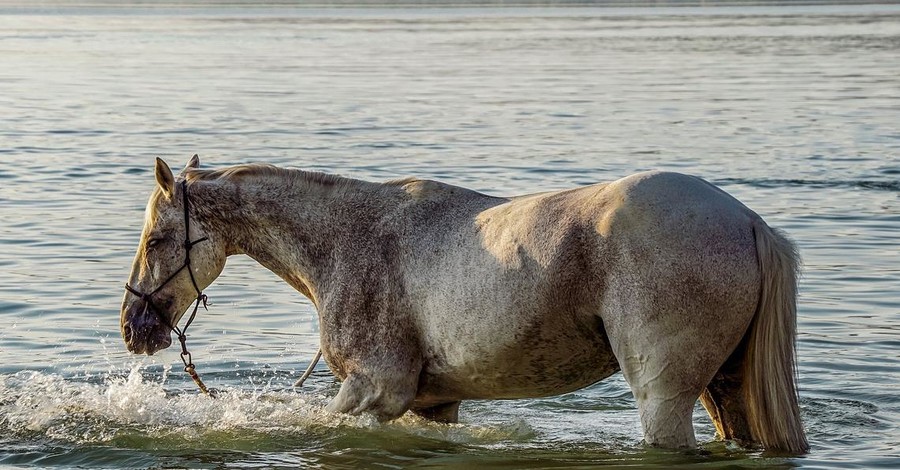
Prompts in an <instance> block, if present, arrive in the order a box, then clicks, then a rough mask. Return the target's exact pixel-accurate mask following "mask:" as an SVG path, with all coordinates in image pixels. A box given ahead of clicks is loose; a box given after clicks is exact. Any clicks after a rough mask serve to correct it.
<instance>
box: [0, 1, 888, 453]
mask: <svg viewBox="0 0 900 470" xmlns="http://www.w3.org/2000/svg"><path fill="white" fill-rule="evenodd" d="M3 12H4V14H3V15H0V321H2V323H0V324H2V326H0V465H31V466H54V465H59V466H67V467H72V466H82V467H91V468H94V467H123V466H128V467H207V468H218V467H231V466H260V467H277V466H284V467H297V466H321V467H327V468H341V467H346V468H351V467H352V468H356V467H379V466H380V467H387V468H391V467H407V466H428V467H440V466H460V465H477V466H480V467H502V468H519V467H570V466H572V467H579V466H591V465H595V464H604V465H612V466H623V467H624V466H629V467H630V466H647V467H654V466H656V467H662V468H700V467H704V468H708V467H719V466H726V465H731V466H732V468H737V467H748V468H749V467H752V468H760V467H785V468H789V467H795V466H802V467H809V468H814V467H818V468H824V467H828V468H833V467H848V468H849V467H856V468H876V467H882V468H890V467H894V468H896V467H898V466H900V457H898V454H900V427H898V421H900V399H898V390H900V374H898V370H900V367H898V365H900V360H898V350H900V337H898V328H900V327H898V324H900V301H898V298H897V293H898V291H900V250H898V229H900V199H898V196H900V130H898V129H900V127H898V126H900V60H898V58H900V9H898V8H896V7H890V6H882V7H829V8H822V7H798V8H788V7H762V8H722V9H685V10H677V9H655V8H647V9H631V10H628V9H624V10H616V9H610V10H584V9H534V10H530V9H507V10H421V11H416V10H402V9H401V10H397V9H388V10H368V11H360V10H335V11H324V10H282V9H255V10H251V9H243V8H227V9H219V10H215V9H188V10H159V9H150V10H138V11H129V10H123V9H105V10H104V9H93V10H81V9H62V10H55V9H53V8H49V9H44V10H33V9H32V10H28V9H9V8H7V9H5V10H3ZM194 152H197V153H200V154H201V156H202V157H203V159H204V164H205V165H207V166H222V165H229V164H236V163H242V162H253V161H264V162H271V163H276V164H279V165H284V166H290V167H299V168H305V169H313V170H321V171H328V172H334V173H341V174H344V175H349V176H354V177H359V178H364V179H373V180H383V179H390V178H396V177H400V176H405V175H418V176H421V177H429V178H436V179H440V180H443V181H446V182H449V183H455V184H460V185H465V186H468V187H471V188H474V189H477V190H482V191H486V192H489V193H492V194H501V195H512V194H521V193H528V192H536V191H544V190H551V189H558V188H566V187H573V186H577V185H583V184H588V183H591V182H595V181H605V180H612V179H616V178H619V177H621V176H625V175H627V174H630V173H633V172H636V171H639V170H645V169H651V168H663V169H669V170H677V171H683V172H688V173H693V174H697V175H700V176H702V177H704V178H707V179H709V180H711V181H713V182H715V183H717V184H719V185H720V186H722V187H723V188H724V189H725V190H727V191H729V192H730V193H732V194H734V195H736V196H737V197H739V198H740V199H741V200H743V201H744V202H745V203H746V204H748V205H749V206H750V207H752V208H754V209H755V210H756V211H758V212H759V213H760V214H762V215H764V217H765V218H766V220H768V221H769V223H770V224H772V225H774V226H777V227H780V228H783V229H785V230H787V231H788V232H789V233H790V234H791V235H792V236H793V237H794V238H795V239H796V241H797V243H798V244H799V246H800V248H801V250H802V254H803V256H804V260H805V270H804V277H803V280H802V286H801V297H800V309H799V330H800V333H799V340H800V345H799V356H800V363H799V374H800V387H801V392H800V393H801V407H802V413H803V418H804V421H805V425H806V428H807V431H808V433H809V438H810V441H811V444H812V452H811V453H810V454H809V455H808V456H806V457H805V458H784V457H779V456H772V455H765V454H761V453H759V452H756V451H748V450H743V449H740V448H738V447H736V446H734V445H731V444H726V443H721V442H715V441H714V438H713V428H712V426H711V424H710V423H709V420H708V418H707V417H706V416H705V413H704V412H702V410H701V409H699V407H698V409H697V412H696V415H695V428H696V431H697V435H698V437H699V439H700V441H701V442H702V443H703V444H702V450H701V451H699V452H687V453H686V452H669V451H662V450H654V449H647V448H645V447H643V446H642V445H641V442H640V439H641V434H640V427H639V424H638V419H637V413H636V411H635V408H634V401H633V399H632V397H631V394H630V392H629V391H628V389H627V387H626V386H625V384H624V382H623V380H622V379H621V377H620V376H618V375H617V376H614V377H612V378H610V379H609V380H607V381H605V382H602V383H599V384H596V385H594V386H591V387H588V388H586V389H584V390H581V391H579V392H576V393H571V394H567V395H563V396H559V397H552V398H546V399H537V400H519V401H503V402H469V403H464V405H463V408H462V423H461V424H459V425H452V426H447V425H435V424H430V423H426V422H423V421H421V420H418V419H415V418H413V417H409V416H407V417H404V418H402V419H400V420H398V421H396V422H393V423H390V424H379V423H377V422H376V421H374V420H373V419H372V418H370V417H365V416H363V417H348V416H334V415H328V414H326V413H325V412H324V410H323V407H324V405H325V404H326V403H327V401H328V399H329V397H331V396H333V395H334V394H335V393H336V391H337V387H338V385H337V384H336V383H335V381H334V379H333V378H332V377H331V375H330V374H329V373H328V371H327V369H326V368H325V367H324V365H320V366H319V368H318V369H317V371H316V373H315V375H314V376H313V377H312V378H311V379H310V381H309V382H308V383H307V385H306V386H305V387H304V388H303V389H302V390H294V389H292V388H291V387H290V385H291V383H292V382H293V380H294V379H295V378H296V377H297V376H298V375H299V373H300V372H301V371H302V370H303V369H304V368H305V367H306V366H307V364H308V363H309V360H310V359H311V357H312V355H313V353H314V352H315V350H316V348H317V343H318V325H317V321H316V316H315V313H314V311H313V309H312V307H311V305H310V303H309V302H308V301H307V300H305V299H304V298H303V297H302V296H300V295H299V294H297V293H296V292H293V291H292V290H291V289H290V288H289V287H288V286H287V285H285V284H284V283H282V282H281V281H279V280H278V279H277V278H276V277H275V276H274V275H272V274H271V273H269V272H267V271H265V270H264V269H262V268H260V267H259V266H257V265H255V264H254V263H253V262H251V261H249V260H247V259H241V258H235V259H231V260H229V264H228V267H227V268H226V270H225V273H224V274H223V275H222V277H221V278H220V279H219V280H218V281H217V282H216V283H215V284H214V285H213V286H212V287H210V288H209V289H208V291H207V293H208V294H209V296H210V298H211V299H212V301H213V305H212V306H211V308H210V310H209V312H202V314H201V316H200V318H199V319H198V321H197V322H196V324H195V326H193V327H192V331H191V337H190V345H191V348H192V350H193V352H194V358H195V361H196V362H197V363H198V367H199V371H200V373H201V374H203V377H204V378H205V380H206V381H207V382H208V383H209V384H210V385H212V386H213V387H215V388H217V389H219V390H220V398H219V399H217V400H211V399H208V398H206V397H203V396H199V395H197V393H196V389H195V388H194V386H193V384H192V383H191V382H190V380H189V379H188V378H186V377H185V375H184V374H183V373H181V371H180V368H179V364H180V363H179V359H178V355H177V351H176V350H175V349H174V348H172V349H170V350H167V351H164V352H163V353H160V354H158V355H157V356H154V357H152V358H146V357H136V356H132V355H129V354H128V353H127V352H126V351H125V350H124V347H123V344H122V342H121V339H120V337H119V334H118V309H119V303H120V301H121V296H122V294H123V289H122V285H123V283H124V281H125V278H126V275H127V274H128V270H129V268H130V264H131V258H132V256H133V253H134V249H135V247H136V244H137V240H138V235H139V231H140V227H141V222H142V210H143V207H144V203H145V201H146V198H147V195H148V194H149V192H150V190H151V189H152V187H153V176H152V173H151V172H150V170H151V167H152V162H153V157H154V156H163V157H165V158H167V159H168V160H169V161H170V163H171V164H172V165H173V166H181V165H183V164H184V163H185V161H186V160H187V157H188V156H189V155H190V154H192V153H194ZM323 236H327V234H323ZM714 340H715V338H710V341H714Z"/></svg>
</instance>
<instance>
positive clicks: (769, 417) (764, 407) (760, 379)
mask: <svg viewBox="0 0 900 470" xmlns="http://www.w3.org/2000/svg"><path fill="white" fill-rule="evenodd" d="M753 235H754V238H755V239H756V256H757V260H758V262H759V269H760V280H761V281H762V282H761V286H760V294H759V304H758V305H757V310H756V315H755V316H754V318H753V321H752V323H751V324H750V330H749V340H748V342H747V350H746V356H745V360H744V380H743V389H744V390H743V392H744V399H745V400H746V405H747V422H748V424H749V426H750V432H751V435H752V436H753V439H754V440H755V441H756V442H759V443H761V444H762V445H763V446H764V447H765V448H766V449H772V450H782V451H787V452H791V453H798V454H799V453H804V452H806V451H807V450H808V449H809V444H808V443H807V441H806V435H805V434H804V432H803V425H802V423H801V422H800V406H799V404H798V401H799V396H798V393H797V385H796V377H797V367H796V362H795V361H796V354H795V350H794V348H795V342H796V339H797V276H798V273H799V265H800V256H799V254H798V253H797V250H796V248H795V247H794V245H793V243H791V241H790V240H788V239H787V237H786V236H784V235H783V234H781V233H780V232H778V231H776V230H775V229H772V228H770V227H769V226H768V225H766V223H765V222H763V221H762V220H760V219H758V220H757V221H756V222H755V223H754V224H753Z"/></svg>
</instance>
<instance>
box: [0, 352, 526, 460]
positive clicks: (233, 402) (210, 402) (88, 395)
mask: <svg viewBox="0 0 900 470" xmlns="http://www.w3.org/2000/svg"><path fill="white" fill-rule="evenodd" d="M142 367H143V366H142V365H141V364H137V365H134V366H133V367H132V368H131V370H130V371H129V372H128V374H127V375H126V376H114V375H111V374H110V375H107V376H106V377H104V378H103V379H102V381H100V383H91V382H86V381H75V380H72V379H67V378H65V377H63V376H61V375H56V374H47V373H43V372H36V371H23V372H18V373H15V374H11V375H2V376H0V432H2V433H4V434H6V435H12V436H16V437H19V438H21V439H24V440H28V441H35V440H38V441H41V440H50V441H53V442H55V443H67V444H78V445H85V444H93V445H96V444H102V445H112V446H116V447H125V448H132V449H149V450H153V449H168V450H173V449H184V450H196V449H230V450H255V451H259V450H263V449H269V450H278V449H293V448H297V446H298V445H300V446H301V447H303V446H305V445H315V443H316V442H319V443H320V444H321V443H322V441H332V440H335V439H346V438H347V435H348V434H350V435H355V436H357V437H360V438H362V437H371V435H372V434H380V435H382V436H383V437H385V438H388V439H390V438H402V439H413V440H419V439H424V440H432V441H441V442H445V443H448V444H481V445H485V444H492V443H498V442H509V441H521V440H526V439H529V438H531V437H533V436H534V432H533V431H532V430H531V429H530V427H529V426H528V425H527V424H525V423H524V421H521V420H519V421H514V422H512V423H506V424H500V425H496V424H492V425H441V424H435V423H431V422H428V421H425V420H423V419H420V418H417V417H414V416H412V415H407V416H404V417H403V418H401V419H399V420H396V421H394V422H391V423H379V422H378V421H377V420H376V419H375V418H373V417H372V416H369V415H362V416H348V415H339V414H331V413H327V412H326V411H325V409H324V407H325V405H326V403H327V401H328V397H326V396H325V395H324V394H322V393H317V392H312V393H300V392H296V391H283V390H282V391H277V390H268V389H267V388H265V387H264V388H262V389H257V390H253V391H246V390H241V389H236V388H228V389H220V390H219V395H218V398H216V399H212V398H209V397H207V396H204V395H200V394H197V393H193V392H191V393H171V392H167V391H166V389H165V387H164V386H165V383H166V379H167V375H168V374H167V373H164V374H163V375H162V377H157V378H148V377H146V376H145V375H144V374H143V373H142Z"/></svg>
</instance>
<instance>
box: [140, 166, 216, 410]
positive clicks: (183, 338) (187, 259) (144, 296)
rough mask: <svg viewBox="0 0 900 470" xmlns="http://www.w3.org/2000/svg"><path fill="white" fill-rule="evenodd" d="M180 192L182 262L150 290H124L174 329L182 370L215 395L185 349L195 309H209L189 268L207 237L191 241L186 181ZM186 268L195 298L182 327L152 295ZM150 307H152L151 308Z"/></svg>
mask: <svg viewBox="0 0 900 470" xmlns="http://www.w3.org/2000/svg"><path fill="white" fill-rule="evenodd" d="M181 194H182V200H183V202H184V204H183V205H184V263H182V265H181V267H180V268H178V269H177V270H175V272H173V273H172V274H171V275H169V277H168V278H166V280H165V281H163V283H162V284H160V285H159V287H157V288H156V289H154V290H153V291H152V292H150V293H149V294H148V293H145V292H141V291H139V290H137V289H135V288H133V287H131V286H130V285H128V284H127V283H126V284H125V290H127V291H128V292H131V293H132V294H134V295H136V296H137V297H138V298H140V299H141V300H143V301H144V314H146V313H147V310H148V309H149V310H152V311H153V312H154V313H155V314H156V315H157V316H158V317H159V319H160V321H162V323H163V324H164V325H166V326H168V327H169V329H170V330H172V331H174V332H175V333H176V334H177V335H178V342H179V343H181V362H183V363H184V371H185V372H187V373H188V375H190V376H191V379H193V380H194V383H196V384H197V387H199V388H200V391H201V392H203V393H204V394H205V395H208V396H211V397H215V396H216V393H215V391H214V390H211V389H209V388H207V387H206V385H205V384H204V383H203V381H202V380H200V375H198V374H197V371H196V370H195V368H194V362H193V361H192V360H191V353H190V351H188V349H187V329H188V327H189V326H191V323H193V322H194V318H195V317H196V316H197V310H198V309H199V308H200V304H203V308H204V309H205V310H209V307H208V305H207V297H206V294H204V293H203V291H202V290H201V289H200V286H198V285H197V280H196V279H195V278H194V270H193V269H192V268H191V248H193V247H194V245H196V244H198V243H200V242H202V241H206V240H209V238H208V237H203V238H198V239H197V240H194V241H191V218H190V199H188V187H187V181H182V182H181ZM185 269H187V272H188V274H189V275H190V277H191V284H193V286H194V291H195V292H197V300H196V301H195V302H194V309H193V310H192V311H191V315H190V316H189V317H188V320H187V323H185V324H184V328H178V325H177V324H173V323H172V322H170V321H169V319H168V318H166V317H165V316H163V314H162V313H160V311H159V309H157V308H156V305H155V304H154V302H153V296H154V295H156V293H157V292H159V291H160V290H161V289H162V288H163V287H165V286H166V284H168V283H169V282H170V281H171V280H172V279H175V276H177V275H178V273H180V272H181V271H183V270H185ZM151 307H152V308H151Z"/></svg>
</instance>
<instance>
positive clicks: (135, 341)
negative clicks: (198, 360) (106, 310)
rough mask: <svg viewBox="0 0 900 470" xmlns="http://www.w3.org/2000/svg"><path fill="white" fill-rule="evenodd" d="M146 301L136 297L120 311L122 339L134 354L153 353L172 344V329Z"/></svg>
mask: <svg viewBox="0 0 900 470" xmlns="http://www.w3.org/2000/svg"><path fill="white" fill-rule="evenodd" d="M159 315H160V314H158V313H157V312H156V311H154V308H153V306H152V305H150V304H149V303H148V302H146V301H144V300H141V299H136V300H134V301H133V302H131V303H130V304H128V305H127V306H126V307H125V308H124V310H123V311H122V321H121V325H120V326H121V328H122V339H124V340H125V347H126V348H128V350H129V351H131V352H132V353H134V354H147V355H148V356H150V355H153V353H155V352H157V351H159V350H161V349H165V348H168V347H169V346H170V345H171V344H172V335H171V333H172V330H171V329H170V328H169V327H168V326H167V325H165V324H163V322H162V320H161V319H160V316H159Z"/></svg>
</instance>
